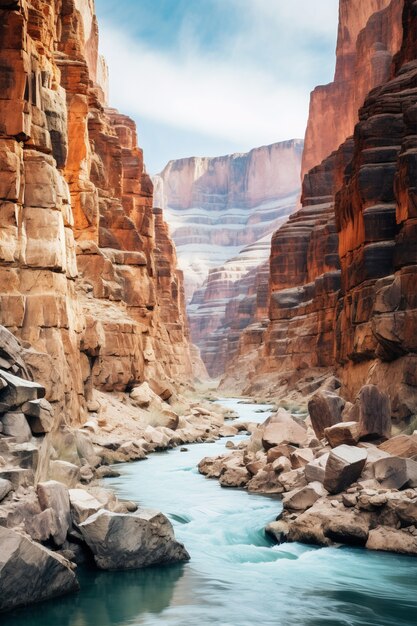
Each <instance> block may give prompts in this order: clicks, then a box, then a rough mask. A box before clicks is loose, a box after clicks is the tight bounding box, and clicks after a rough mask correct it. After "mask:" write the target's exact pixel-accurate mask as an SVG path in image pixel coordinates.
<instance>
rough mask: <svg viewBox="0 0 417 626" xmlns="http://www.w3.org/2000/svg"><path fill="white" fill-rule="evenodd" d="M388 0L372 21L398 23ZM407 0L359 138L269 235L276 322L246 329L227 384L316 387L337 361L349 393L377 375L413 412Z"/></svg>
mask: <svg viewBox="0 0 417 626" xmlns="http://www.w3.org/2000/svg"><path fill="white" fill-rule="evenodd" d="M341 4H342V5H343V4H344V3H341ZM353 4H354V3H353ZM391 4H392V6H391V5H390V6H389V7H387V8H386V9H384V10H383V11H381V12H380V13H378V14H376V15H374V16H373V17H372V18H371V20H370V22H369V23H371V22H372V23H379V24H381V25H383V28H382V31H381V32H384V33H388V31H389V29H392V31H393V32H398V29H399V25H398V23H397V22H395V21H393V15H395V14H396V13H395V12H394V9H395V11H397V8H398V7H397V4H398V3H397V0H393V1H392V3H391ZM401 4H402V9H403V11H402V21H401V24H402V27H403V40H402V43H400V45H399V47H400V50H399V52H398V53H397V54H396V55H395V57H394V59H393V64H392V68H391V72H392V74H391V77H390V79H389V80H387V81H386V82H385V83H384V84H383V85H382V86H380V87H377V88H376V89H374V90H373V91H371V92H370V94H369V95H368V97H367V98H366V100H365V103H364V106H363V107H362V108H361V109H360V111H359V123H358V124H357V125H356V128H355V133H354V136H353V138H348V139H347V140H346V141H345V142H344V143H343V144H342V145H341V146H340V148H339V149H338V150H337V151H336V152H334V153H333V154H331V155H330V156H329V157H328V158H326V159H325V160H324V161H323V162H322V163H321V164H320V165H319V166H316V167H315V168H313V169H312V170H310V172H309V173H308V174H307V176H306V177H305V178H304V184H303V198H302V201H303V208H302V209H301V210H300V211H299V212H298V213H296V214H295V215H294V216H292V217H291V218H290V220H289V221H288V222H287V224H285V225H284V226H283V227H281V228H280V229H279V230H278V231H277V232H276V233H275V234H274V236H273V239H272V248H271V261H270V282H269V288H270V308H269V321H268V322H267V323H263V324H255V325H251V326H249V327H248V328H247V330H246V331H245V332H244V334H243V336H242V338H241V340H240V343H239V349H238V353H237V358H236V360H235V362H234V364H233V365H232V366H231V367H230V368H229V371H228V376H227V377H226V379H225V381H224V384H228V385H229V386H230V385H231V384H233V382H234V381H235V382H236V381H238V380H239V379H242V378H243V377H244V376H245V375H246V376H247V377H249V378H250V377H252V382H251V383H250V387H251V389H252V390H255V389H260V388H262V387H265V380H266V379H265V375H266V374H270V378H268V381H271V387H270V390H271V391H274V392H275V393H284V392H285V390H287V391H288V388H294V387H296V388H297V386H298V391H301V392H303V393H309V392H311V391H313V390H314V389H315V388H317V387H318V386H319V385H320V384H321V382H322V381H323V378H321V376H323V377H324V376H325V375H328V374H329V373H332V372H333V373H337V374H339V375H340V377H341V380H342V384H343V387H344V390H343V392H344V394H345V395H346V396H347V397H348V398H351V397H352V398H353V397H354V396H355V394H356V393H357V391H358V390H359V388H360V387H361V386H362V385H363V384H365V383H369V382H370V383H377V384H380V385H381V386H382V387H383V388H384V389H385V390H386V391H387V392H388V393H389V396H390V399H391V405H392V411H393V415H394V416H396V417H397V419H406V418H409V417H410V416H411V415H413V414H415V413H416V412H417V381H416V379H415V376H414V372H415V366H416V358H417V356H416V355H417V350H416V345H415V334H416V333H415V329H416V312H415V310H416V303H415V278H414V276H415V272H416V258H415V253H414V249H415V237H414V230H413V229H414V228H415V226H414V221H415V210H416V195H415V189H416V180H417V175H416V164H417V143H416V142H417V117H416V110H417V82H416V81H417V45H416V37H415V32H416V28H417V23H416V20H417V13H416V10H415V2H414V3H413V2H412V0H406V1H404V2H402V3H401ZM369 23H368V26H367V28H369ZM341 28H342V29H343V23H342V24H341ZM365 30H366V29H365ZM363 32H365V31H363ZM362 36H364V35H363V33H362V34H360V35H359V39H361V37H362ZM349 84H350V83H349V81H347V82H346V89H349ZM259 363H261V364H262V365H261V367H259ZM255 364H256V368H255ZM255 369H256V371H255V372H254V370H255ZM260 374H261V376H260ZM272 377H273V378H272ZM272 380H273V382H272Z"/></svg>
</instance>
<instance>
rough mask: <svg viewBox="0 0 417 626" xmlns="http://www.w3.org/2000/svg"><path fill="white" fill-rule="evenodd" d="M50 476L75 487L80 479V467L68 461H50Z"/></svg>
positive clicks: (51, 478)
mask: <svg viewBox="0 0 417 626" xmlns="http://www.w3.org/2000/svg"><path fill="white" fill-rule="evenodd" d="M48 478H49V479H50V480H57V481H58V482H60V483H64V485H66V486H67V487H75V485H76V484H77V483H78V482H79V480H80V468H79V467H78V466H77V465H75V464H74V463H69V462H68V461H61V460H57V461H51V462H50V463H49V470H48Z"/></svg>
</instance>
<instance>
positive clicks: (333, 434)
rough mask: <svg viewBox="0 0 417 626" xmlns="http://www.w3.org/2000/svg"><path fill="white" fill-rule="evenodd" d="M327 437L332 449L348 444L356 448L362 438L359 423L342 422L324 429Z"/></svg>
mask: <svg viewBox="0 0 417 626" xmlns="http://www.w3.org/2000/svg"><path fill="white" fill-rule="evenodd" d="M324 436H325V437H326V439H327V441H328V442H329V444H330V445H331V446H332V448H337V446H341V445H343V444H346V445H347V446H355V445H356V444H357V443H358V441H359V438H360V431H359V424H358V422H340V423H339V424H334V426H330V427H329V428H325V429H324Z"/></svg>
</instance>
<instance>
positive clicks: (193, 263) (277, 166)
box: [154, 140, 302, 300]
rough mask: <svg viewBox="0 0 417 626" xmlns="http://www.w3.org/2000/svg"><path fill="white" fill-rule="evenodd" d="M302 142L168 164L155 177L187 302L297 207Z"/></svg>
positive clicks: (158, 198) (156, 190) (288, 142)
mask: <svg viewBox="0 0 417 626" xmlns="http://www.w3.org/2000/svg"><path fill="white" fill-rule="evenodd" d="M301 152H302V142H301V141H300V140H293V141H286V142H281V143H276V144H272V145H270V146H264V147H262V148H256V149H254V150H251V151H250V152H248V153H247V154H232V155H228V156H224V157H215V158H205V157H192V158H189V159H180V160H178V161H170V162H169V163H168V165H167V166H166V167H165V169H164V170H163V172H162V173H161V174H160V175H159V176H156V177H155V178H154V185H155V204H156V205H157V206H160V207H161V208H163V209H164V211H165V213H166V217H167V221H168V223H169V225H170V229H171V234H172V238H173V239H174V241H175V244H176V247H177V251H178V258H179V263H180V267H181V269H182V270H184V274H185V289H186V294H187V300H189V299H190V298H191V297H192V294H193V292H194V291H195V289H196V288H197V287H199V286H201V285H202V284H203V282H204V280H205V279H206V278H207V276H208V273H209V270H210V269H212V268H215V267H219V266H221V265H222V264H223V263H224V262H225V261H227V260H228V259H231V258H232V257H234V256H235V255H236V254H238V253H239V252H240V250H242V249H243V248H244V247H246V246H248V245H250V244H252V243H254V242H255V241H257V240H258V239H261V238H262V237H264V236H265V235H267V234H270V233H271V232H273V230H274V229H275V228H276V227H277V226H278V225H279V224H280V223H281V222H282V219H283V218H284V217H286V216H287V215H289V214H290V213H291V212H292V211H293V210H294V207H295V204H296V199H297V194H298V193H299V179H298V177H299V171H300V160H301Z"/></svg>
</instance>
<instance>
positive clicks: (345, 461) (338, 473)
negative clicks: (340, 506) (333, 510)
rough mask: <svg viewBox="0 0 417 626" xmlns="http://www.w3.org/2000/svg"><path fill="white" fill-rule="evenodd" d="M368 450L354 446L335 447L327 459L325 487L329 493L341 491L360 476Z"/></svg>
mask: <svg viewBox="0 0 417 626" xmlns="http://www.w3.org/2000/svg"><path fill="white" fill-rule="evenodd" d="M366 458H367V451H366V449H363V448H354V447H353V446H346V445H342V446H338V447H337V448H333V450H332V451H331V452H330V453H329V457H328V459H327V463H326V468H325V475H324V482H323V484H324V487H325V488H326V489H327V491H328V492H329V493H340V492H341V491H344V490H345V489H346V488H347V487H349V485H351V484H352V483H354V482H355V481H357V480H358V478H359V477H360V475H361V473H362V470H363V468H364V467H365V463H366Z"/></svg>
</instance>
